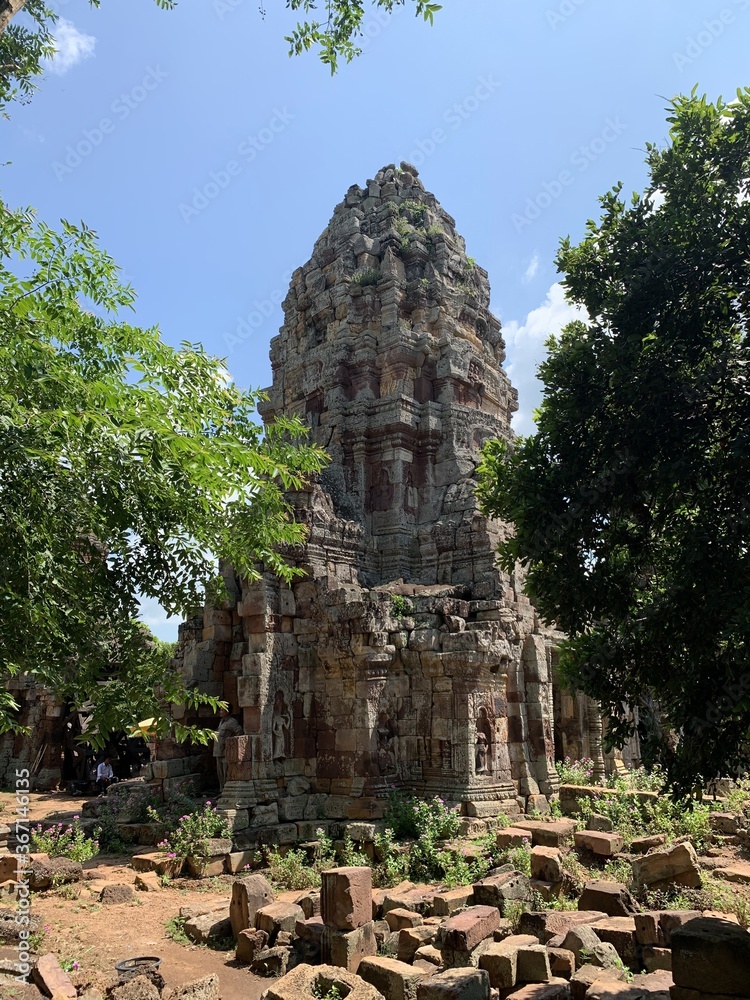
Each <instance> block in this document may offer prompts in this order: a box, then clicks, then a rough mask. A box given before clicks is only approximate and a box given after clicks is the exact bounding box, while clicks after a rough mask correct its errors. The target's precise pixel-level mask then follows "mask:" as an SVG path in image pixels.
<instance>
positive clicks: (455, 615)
mask: <svg viewBox="0 0 750 1000" xmlns="http://www.w3.org/2000/svg"><path fill="white" fill-rule="evenodd" d="M489 298H490V293H489V284H488V280H487V274H486V272H485V271H484V270H483V269H482V268H481V267H479V266H478V265H477V264H475V262H474V261H473V260H472V259H471V258H469V257H467V255H466V248H465V244H464V241H463V239H462V238H461V237H460V236H459V235H458V233H457V232H456V229H455V224H454V220H453V219H452V218H451V217H450V216H449V215H448V214H447V212H445V211H444V210H443V209H442V208H441V206H440V205H439V203H438V202H437V200H436V199H435V197H434V196H433V195H431V194H429V193H428V192H426V191H425V189H424V186H423V184H422V182H421V181H420V180H419V178H418V176H417V171H416V170H415V169H414V168H413V167H411V166H409V165H408V164H406V163H403V164H402V165H401V167H400V168H397V167H395V166H390V167H386V168H384V169H383V170H381V171H379V172H378V173H377V175H376V176H375V177H374V179H373V180H370V181H368V182H367V184H366V186H365V187H364V188H363V187H359V186H356V185H355V186H354V187H352V188H350V189H349V191H348V192H347V195H346V198H345V199H344V201H343V202H342V203H341V204H340V205H338V206H337V207H336V209H335V210H334V213H333V217H332V219H331V221H330V223H329V225H328V227H327V228H326V230H325V231H324V233H323V234H322V236H321V237H320V239H319V240H318V241H317V243H316V244H315V247H314V249H313V253H312V256H311V258H310V260H309V261H308V262H307V263H306V264H305V265H304V266H303V267H301V268H299V269H298V270H297V271H295V273H294V275H293V278H292V282H291V287H290V289H289V294H288V296H287V298H286V300H285V302H284V317H285V318H284V325H283V327H282V328H281V332H280V333H279V335H278V336H277V337H275V338H274V339H273V341H272V343H271V360H272V363H273V385H272V386H271V388H270V389H269V390H268V396H269V398H268V401H267V402H266V403H264V404H263V406H262V409H261V413H262V416H263V419H264V421H266V422H270V421H273V420H274V418H275V417H276V416H277V415H280V414H294V415H297V416H299V417H301V418H303V419H304V420H305V421H307V423H308V424H309V426H310V428H311V433H312V436H313V438H314V439H315V440H316V441H317V443H318V444H320V445H321V446H323V447H324V448H325V449H326V450H327V451H328V453H329V454H330V456H331V463H330V465H329V467H328V468H327V469H326V471H325V472H324V474H323V475H322V476H320V479H319V481H318V482H317V483H316V484H314V485H311V486H310V488H309V490H308V491H307V492H306V493H304V494H300V495H295V496H294V497H293V501H294V505H295V509H296V511H297V516H298V517H299V518H300V519H301V520H303V521H304V522H305V523H306V524H307V525H308V527H309V537H308V540H307V542H306V544H305V545H304V546H303V547H302V548H301V550H299V551H295V552H294V553H290V558H291V559H293V561H294V562H295V563H296V564H297V565H298V566H299V567H300V568H302V569H303V570H304V571H305V575H304V577H301V578H300V579H299V580H298V581H297V582H295V583H294V584H293V585H292V586H291V587H286V586H285V585H282V584H280V583H279V581H278V580H276V579H275V578H274V577H272V576H271V575H270V574H267V575H264V576H263V578H262V580H260V581H258V582H257V583H254V584H250V585H246V584H245V585H243V584H242V583H241V582H238V585H237V593H236V604H235V606H234V607H233V608H226V607H225V608H224V609H222V610H214V611H211V610H207V612H206V619H205V628H204V631H203V636H202V639H201V641H200V642H196V643H193V644H192V646H190V647H189V648H187V649H186V651H185V660H184V669H185V671H186V673H187V674H188V675H189V676H192V677H193V678H194V679H196V680H198V681H199V682H201V683H207V684H208V685H209V686H211V689H212V690H213V689H216V691H217V693H220V694H223V695H224V696H225V697H228V698H230V699H231V700H232V701H233V702H234V703H235V704H236V705H238V706H239V708H240V709H241V711H242V716H243V724H244V731H245V735H244V736H242V737H237V738H235V739H234V740H230V741H229V743H228V753H227V758H228V761H229V771H228V782H227V784H226V786H225V789H224V792H223V795H222V797H221V800H220V803H221V806H222V808H224V809H226V810H227V811H228V813H229V814H230V816H231V818H232V821H233V824H234V826H235V831H236V834H239V833H241V832H243V836H244V839H245V840H247V841H248V842H252V840H253V839H254V838H255V839H257V838H260V837H262V836H265V835H267V834H268V835H270V831H269V828H271V827H273V828H274V829H276V832H277V833H278V832H279V830H281V829H282V828H283V829H284V830H286V834H285V836H287V839H296V837H292V832H294V831H293V830H292V827H293V826H294V825H295V824H296V835H297V837H301V838H302V839H305V836H306V834H308V835H309V831H308V830H307V827H312V828H314V826H315V821H318V820H320V819H321V818H323V817H325V818H327V819H329V820H338V821H345V820H354V819H364V818H373V819H376V818H377V817H379V816H380V815H382V807H383V799H384V797H385V795H386V794H387V791H388V789H389V788H390V787H392V786H394V785H395V786H398V787H403V788H405V789H408V790H411V791H414V792H417V793H419V794H428V795H432V794H435V793H438V794H441V795H442V796H443V797H444V798H446V799H448V800H450V801H452V802H455V803H461V805H462V808H463V812H464V814H465V815H467V816H471V817H478V818H481V817H490V816H494V815H497V814H498V813H499V812H501V811H504V812H509V813H513V812H517V811H518V809H519V808H523V807H527V806H529V805H532V806H534V805H543V804H544V797H547V796H549V795H550V794H551V793H553V792H554V791H555V789H556V780H557V779H556V774H555V770H554V765H553V759H554V741H553V733H552V684H551V679H550V662H551V656H552V645H553V637H552V636H551V635H550V634H548V633H547V632H546V631H545V629H544V628H543V626H542V625H541V624H540V622H539V620H538V618H537V615H536V613H535V611H534V608H533V607H532V606H531V605H530V603H529V601H528V600H527V599H526V598H525V597H524V595H523V593H522V590H521V583H522V581H521V579H520V577H519V575H517V574H516V575H513V576H508V575H507V574H504V573H503V572H501V571H500V569H499V568H498V567H497V565H496V559H495V551H496V547H497V542H498V540H499V539H500V538H501V537H502V535H503V532H504V531H506V530H507V529H506V527H505V526H504V525H502V524H499V523H495V522H490V521H488V520H487V519H486V518H485V517H483V516H482V514H481V513H480V512H479V510H478V507H477V502H476V499H475V496H474V489H475V485H476V482H475V478H474V475H475V470H476V466H477V462H478V460H479V449H480V447H481V445H482V443H483V442H484V441H485V440H487V439H488V438H491V437H505V438H508V437H509V436H510V435H511V433H512V432H511V430H510V419H511V415H512V413H513V411H514V410H515V409H516V406H517V403H516V392H515V390H514V389H513V388H512V387H511V385H510V382H509V380H508V377H507V375H506V374H505V372H504V371H503V369H502V362H503V359H504V344H503V340H502V336H501V333H500V324H499V322H498V320H497V319H496V318H495V317H494V316H493V315H492V313H491V312H490V311H489ZM282 842H284V840H283V838H282Z"/></svg>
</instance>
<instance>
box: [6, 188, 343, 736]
mask: <svg viewBox="0 0 750 1000" xmlns="http://www.w3.org/2000/svg"><path fill="white" fill-rule="evenodd" d="M0 209H1V211H0V324H1V325H2V329H3V338H2V342H1V343H0V376H1V377H0V532H1V533H2V538H3V548H2V553H0V664H2V668H0V670H2V671H3V672H4V674H5V678H4V679H7V677H8V675H11V676H12V675H15V674H20V673H29V674H32V675H34V677H35V678H36V679H37V680H38V681H39V682H41V683H44V684H47V685H48V686H50V687H51V688H52V689H53V690H55V691H56V692H57V693H58V694H60V695H61V696H62V697H64V698H66V699H69V700H71V701H73V702H75V703H77V704H81V703H82V702H83V701H86V700H87V699H90V698H91V699H93V700H94V701H95V702H96V703H97V705H99V706H100V709H101V713H102V718H101V719H100V721H101V722H102V726H103V728H106V727H107V725H110V724H111V723H112V722H113V721H118V724H122V723H123V722H124V721H127V720H125V719H122V718H121V719H119V720H115V717H116V716H117V713H118V712H121V711H124V710H127V712H126V714H127V716H128V720H129V721H130V722H137V721H138V720H139V719H140V718H144V717H148V716H150V715H154V716H159V715H160V712H161V717H163V707H162V708H160V707H159V705H158V704H156V703H154V695H153V683H151V684H149V683H147V678H148V677H149V676H153V678H154V679H155V680H156V681H157V683H159V684H161V685H162V686H163V687H165V688H166V690H165V692H164V697H163V698H162V699H161V703H160V704H161V705H162V706H163V704H165V703H166V702H168V701H175V702H179V701H181V700H184V697H182V696H181V692H180V690H178V689H179V684H178V682H177V681H176V680H175V679H174V678H172V677H170V671H169V669H168V665H167V664H168V656H165V653H164V650H163V649H162V648H161V647H160V646H159V645H158V644H155V643H154V642H153V640H152V639H151V638H150V637H149V636H148V635H147V634H146V633H145V632H144V629H143V626H141V625H140V624H139V623H137V622H136V620H135V619H136V617H137V614H138V609H139V597H140V596H141V595H142V596H143V597H146V598H153V599H155V600H156V601H158V602H159V603H160V604H161V606H162V607H163V608H164V609H165V610H166V611H167V612H168V613H171V614H189V613H193V612H194V610H195V609H196V608H200V607H202V605H203V603H204V601H205V599H206V596H207V594H208V593H220V592H221V588H222V586H223V578H222V577H221V576H220V575H219V573H218V569H217V559H219V558H220V559H222V560H226V561H227V562H229V563H231V565H232V566H233V567H234V568H235V570H236V572H237V574H239V575H241V576H243V577H246V578H249V579H252V578H255V577H257V575H258V572H259V570H258V566H259V564H264V565H265V566H267V567H268V568H269V570H271V571H273V572H275V573H277V574H278V575H279V576H281V577H282V578H285V579H287V580H288V579H290V578H291V576H292V575H293V570H292V569H291V568H290V566H289V564H288V562H287V560H286V559H285V558H284V555H283V551H284V550H285V549H286V547H288V546H293V545H296V544H297V543H299V542H300V541H302V539H303V538H304V528H303V526H302V525H300V524H297V523H295V521H294V519H293V517H292V511H291V509H290V507H289V504H288V502H287V500H286V498H285V494H284V491H285V490H288V489H291V490H296V489H299V488H301V487H302V486H303V485H304V484H305V482H306V480H307V478H308V477H309V476H310V475H312V474H314V473H316V472H317V471H318V470H320V469H321V468H322V467H323V465H324V462H325V457H324V455H323V453H322V452H321V451H320V450H319V449H318V448H317V447H315V446H312V445H309V444H308V443H307V442H306V430H305V428H304V427H303V425H302V424H301V423H299V422H298V421H296V420H290V419H279V420H277V421H276V423H274V424H273V425H272V426H271V427H269V428H267V429H266V430H265V432H264V430H263V429H262V428H261V427H260V426H259V425H258V424H257V423H256V422H255V410H256V404H257V401H258V398H259V394H258V393H255V392H248V391H245V390H242V389H240V388H239V387H238V386H236V385H235V384H234V383H233V382H232V381H231V380H230V378H229V376H228V373H227V371H226V368H225V366H224V363H223V362H222V361H221V360H220V359H217V358H214V357H211V356H210V355H208V354H206V353H205V352H204V351H203V349H202V348H201V347H199V346H197V345H193V344H187V343H186V344H183V345H182V347H181V348H180V349H179V350H175V349H174V348H172V347H170V346H168V345H167V344H165V343H164V342H163V341H162V340H161V339H160V337H159V335H158V332H157V331H156V330H143V329H140V328H138V327H135V326H132V325H130V324H129V323H127V322H126V321H125V319H124V318H122V314H123V311H124V310H127V309H128V308H129V307H131V306H132V304H133V301H134V293H133V291H132V289H131V288H130V287H128V286H127V285H123V284H122V283H121V282H120V281H119V278H118V269H117V267H116V266H115V264H114V262H113V260H112V259H111V258H110V257H109V256H108V255H107V254H106V253H105V252H104V251H103V250H101V249H100V248H99V246H98V244H97V242H96V236H95V234H94V233H93V232H92V231H91V230H89V229H87V228H86V227H85V226H83V225H80V226H76V225H73V224H71V223H69V222H63V223H62V226H61V228H60V229H59V230H55V229H52V228H50V227H49V226H47V225H45V224H44V223H42V222H38V221H37V220H36V219H35V217H34V215H33V214H32V213H31V212H29V211H13V210H11V209H9V208H7V207H5V206H0ZM104 681H107V683H102V682H104ZM135 692H138V693H137V694H136V693H135ZM182 694H184V693H182ZM141 713H142V714H141ZM11 716H12V705H10V704H9V703H8V699H7V698H6V699H5V700H4V701H2V700H0V727H2V726H3V725H6V726H7V725H9V724H10V721H11Z"/></svg>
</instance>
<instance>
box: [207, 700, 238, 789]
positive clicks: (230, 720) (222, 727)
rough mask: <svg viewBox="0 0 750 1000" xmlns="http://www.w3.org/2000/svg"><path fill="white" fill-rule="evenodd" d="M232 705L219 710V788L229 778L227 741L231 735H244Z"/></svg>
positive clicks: (215, 755) (216, 743)
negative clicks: (233, 712) (233, 713)
mask: <svg viewBox="0 0 750 1000" xmlns="http://www.w3.org/2000/svg"><path fill="white" fill-rule="evenodd" d="M231 709H232V706H231V705H230V706H229V707H228V708H222V709H221V710H220V712H219V718H220V720H221V721H220V722H219V728H218V729H217V730H216V737H215V741H214V757H215V758H216V773H217V774H218V776H219V790H220V791H221V790H222V789H223V788H224V785H225V783H226V780H227V758H226V742H227V739H228V738H229V737H230V736H242V726H241V725H240V724H239V722H238V721H237V720H236V719H235V718H234V716H233V715H232V711H231Z"/></svg>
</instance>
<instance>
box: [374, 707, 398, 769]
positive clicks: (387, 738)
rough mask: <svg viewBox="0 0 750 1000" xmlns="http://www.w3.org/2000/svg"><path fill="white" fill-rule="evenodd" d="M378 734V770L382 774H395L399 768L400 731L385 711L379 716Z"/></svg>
mask: <svg viewBox="0 0 750 1000" xmlns="http://www.w3.org/2000/svg"><path fill="white" fill-rule="evenodd" d="M376 735H377V741H378V748H377V761H378V770H379V771H380V774H381V776H385V775H387V774H394V773H395V772H396V770H397V764H396V755H397V749H398V733H397V731H396V727H395V726H394V724H393V723H392V722H391V721H390V719H389V718H388V716H387V714H386V713H385V712H381V713H380V715H379V716H378V725H377V729H376Z"/></svg>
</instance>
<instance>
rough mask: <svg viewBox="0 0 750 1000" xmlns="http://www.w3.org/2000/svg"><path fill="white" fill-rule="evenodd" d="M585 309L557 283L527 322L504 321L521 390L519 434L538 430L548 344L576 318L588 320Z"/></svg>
mask: <svg viewBox="0 0 750 1000" xmlns="http://www.w3.org/2000/svg"><path fill="white" fill-rule="evenodd" d="M587 318H588V317H587V315H586V312H585V310H583V309H580V308H579V307H578V306H572V305H570V304H569V303H568V302H566V301H565V293H564V290H563V287H562V285H561V284H560V283H559V282H557V283H555V284H554V285H552V287H551V288H550V290H549V291H548V292H547V296H546V298H545V300H544V302H543V303H542V304H541V305H540V306H538V307H537V308H536V309H532V311H531V312H530V313H529V314H528V316H527V317H526V320H525V321H524V322H523V323H520V322H518V321H517V320H509V321H508V322H507V323H503V335H504V337H505V343H506V345H507V348H508V364H507V366H506V370H507V372H508V375H509V376H510V380H511V382H512V383H513V385H514V386H515V387H516V389H518V403H519V409H518V412H517V413H516V414H515V415H514V417H513V429H514V430H515V431H517V432H518V433H519V434H532V433H533V431H534V420H533V416H532V414H533V411H534V410H535V409H536V408H537V407H538V406H539V403H540V402H541V399H542V385H541V382H540V381H539V379H538V378H537V377H536V371H537V368H538V367H539V365H540V364H541V362H542V361H544V358H545V356H546V354H547V349H546V348H545V346H544V345H545V343H546V341H547V338H548V337H550V336H551V335H552V334H558V333H560V331H561V330H562V328H563V327H564V326H565V325H566V324H567V323H570V322H571V321H572V320H574V319H581V320H584V321H585V320H586V319H587Z"/></svg>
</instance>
